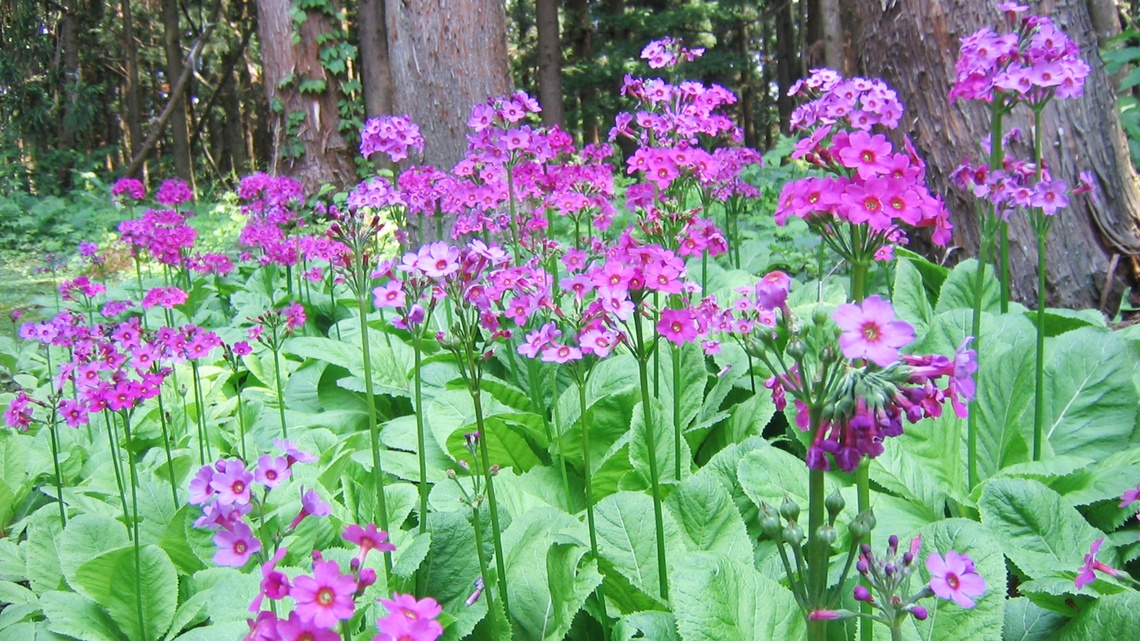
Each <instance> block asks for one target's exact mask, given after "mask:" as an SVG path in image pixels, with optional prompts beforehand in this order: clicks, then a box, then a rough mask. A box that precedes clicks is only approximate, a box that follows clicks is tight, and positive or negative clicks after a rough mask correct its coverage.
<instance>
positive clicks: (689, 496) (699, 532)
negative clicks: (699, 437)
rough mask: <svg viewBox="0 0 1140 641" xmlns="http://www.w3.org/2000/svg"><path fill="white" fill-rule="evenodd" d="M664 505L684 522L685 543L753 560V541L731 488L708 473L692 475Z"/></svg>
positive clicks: (727, 555) (747, 560)
mask: <svg viewBox="0 0 1140 641" xmlns="http://www.w3.org/2000/svg"><path fill="white" fill-rule="evenodd" d="M665 505H666V506H668V507H669V511H670V512H672V514H673V518H674V519H675V520H676V521H677V523H679V524H680V526H681V533H682V534H683V535H684V542H685V547H687V548H688V549H689V550H692V551H701V552H719V553H721V554H723V555H725V556H726V557H728V558H730V559H733V560H735V561H740V562H742V563H749V562H751V560H752V542H751V540H749V538H748V531H747V529H745V527H744V520H743V519H742V518H741V517H740V513H739V512H737V511H736V505H734V504H733V502H732V495H730V494H729V493H728V490H726V489H724V487H723V486H722V485H721V484H720V483H717V482H716V481H715V480H713V479H712V478H710V477H708V476H690V477H689V478H687V479H685V481H684V482H683V483H681V485H680V486H679V487H678V488H677V489H676V491H674V492H673V493H672V494H670V495H669V498H668V499H667V500H666V502H665Z"/></svg>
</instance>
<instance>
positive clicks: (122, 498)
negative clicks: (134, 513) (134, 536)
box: [103, 410, 131, 535]
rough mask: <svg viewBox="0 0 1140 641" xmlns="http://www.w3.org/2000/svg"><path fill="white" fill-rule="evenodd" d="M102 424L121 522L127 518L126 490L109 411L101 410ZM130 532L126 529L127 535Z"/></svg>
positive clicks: (113, 425)
mask: <svg viewBox="0 0 1140 641" xmlns="http://www.w3.org/2000/svg"><path fill="white" fill-rule="evenodd" d="M103 422H104V423H106V424H107V445H108V446H110V448H111V467H112V468H114V470H115V486H116V487H118V488H119V504H120V505H122V507H123V520H124V521H126V520H127V519H128V518H129V517H128V516H127V514H128V512H127V489H126V485H125V484H124V483H123V464H122V462H121V461H120V460H119V446H118V444H116V443H115V424H114V423H113V422H112V421H111V415H110V413H109V410H103ZM130 533H131V532H130V530H129V529H128V530H127V534H128V535H129V534H130Z"/></svg>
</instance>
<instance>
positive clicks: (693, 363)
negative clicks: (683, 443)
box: [657, 343, 708, 434]
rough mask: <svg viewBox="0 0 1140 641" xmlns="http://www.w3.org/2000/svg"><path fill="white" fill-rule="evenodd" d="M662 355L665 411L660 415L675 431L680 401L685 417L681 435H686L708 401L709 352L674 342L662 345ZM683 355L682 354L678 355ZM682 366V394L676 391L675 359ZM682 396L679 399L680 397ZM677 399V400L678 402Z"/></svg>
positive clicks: (662, 393)
mask: <svg viewBox="0 0 1140 641" xmlns="http://www.w3.org/2000/svg"><path fill="white" fill-rule="evenodd" d="M657 349H658V355H659V356H660V358H661V388H660V395H659V399H660V401H661V405H662V407H663V409H664V412H663V413H662V414H661V415H660V416H661V422H662V423H664V424H665V425H668V426H670V432H672V429H671V428H672V426H673V425H674V421H673V404H674V402H679V408H680V416H681V422H680V424H681V433H682V434H684V432H686V431H687V430H688V429H689V428H690V427H692V426H693V425H694V424H695V423H696V421H697V418H698V417H699V416H700V414H701V409H702V405H703V402H704V398H705V383H706V382H707V379H708V373H707V371H706V368H705V353H704V351H703V350H701V348H700V347H699V346H698V345H696V344H695V343H685V344H684V345H682V346H680V347H679V348H678V346H676V345H673V344H672V343H670V344H669V345H668V347H667V348H666V346H665V345H659V346H658V348H657ZM678 351H679V352H680V354H679V355H676V356H675V354H676V353H677V352H678ZM674 358H676V359H677V362H678V363H679V364H680V371H679V374H680V380H679V382H680V392H679V393H678V392H676V391H675V390H674V389H673V383H674V380H673V359H674ZM678 397H679V398H678ZM674 399H677V401H675V400H674Z"/></svg>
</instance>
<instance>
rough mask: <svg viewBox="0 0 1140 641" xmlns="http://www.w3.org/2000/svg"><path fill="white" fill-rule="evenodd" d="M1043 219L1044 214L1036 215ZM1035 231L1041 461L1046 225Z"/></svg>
mask: <svg viewBox="0 0 1140 641" xmlns="http://www.w3.org/2000/svg"><path fill="white" fill-rule="evenodd" d="M1037 215H1038V216H1040V217H1042V218H1043V217H1044V214H1037ZM1042 225H1043V227H1044V228H1043V229H1038V230H1036V231H1037V361H1036V370H1035V372H1034V374H1035V376H1034V385H1033V390H1034V404H1033V460H1034V461H1040V460H1041V447H1042V443H1043V442H1044V441H1045V260H1046V255H1045V237H1046V236H1047V235H1048V233H1049V231H1048V223H1047V222H1046V223H1043V224H1042Z"/></svg>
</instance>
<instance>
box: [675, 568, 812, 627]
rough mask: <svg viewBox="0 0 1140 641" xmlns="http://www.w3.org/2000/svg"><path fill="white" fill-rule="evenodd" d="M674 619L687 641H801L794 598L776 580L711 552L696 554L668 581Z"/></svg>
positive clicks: (798, 613)
mask: <svg viewBox="0 0 1140 641" xmlns="http://www.w3.org/2000/svg"><path fill="white" fill-rule="evenodd" d="M670 580H671V582H672V588H671V591H670V597H671V601H672V603H673V615H674V616H675V617H676V618H677V629H678V630H680V632H681V638H682V639H684V641H770V640H771V639H802V638H804V635H805V634H806V633H807V630H806V628H805V624H804V619H803V615H802V614H801V613H800V608H799V606H798V605H797V604H796V600H795V597H793V596H792V593H791V592H790V591H788V590H787V589H786V588H784V587H783V586H781V585H780V584H779V583H777V582H775V581H773V580H772V579H770V578H768V577H766V576H764V575H762V574H760V573H759V572H757V571H756V570H754V569H752V567H751V565H745V564H742V563H737V562H735V561H732V560H730V559H728V558H726V557H724V556H722V555H719V554H716V553H713V552H692V553H690V554H687V555H685V556H684V557H681V558H680V559H678V560H677V561H676V562H675V563H674V568H673V572H672V574H671V575H670Z"/></svg>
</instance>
